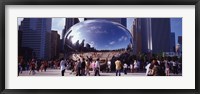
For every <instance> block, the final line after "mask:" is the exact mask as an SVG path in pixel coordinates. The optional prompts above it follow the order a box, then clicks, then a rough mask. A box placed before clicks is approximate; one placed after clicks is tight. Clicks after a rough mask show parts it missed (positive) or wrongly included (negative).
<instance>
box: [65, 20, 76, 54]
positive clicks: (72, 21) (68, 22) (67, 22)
mask: <svg viewBox="0 0 200 94" xmlns="http://www.w3.org/2000/svg"><path fill="white" fill-rule="evenodd" d="M78 22H79V19H78V18H66V19H65V27H64V29H63V31H62V50H63V49H64V48H63V42H64V41H63V39H64V35H65V34H66V33H67V30H68V29H69V28H70V27H71V26H73V25H74V24H76V23H78Z"/></svg>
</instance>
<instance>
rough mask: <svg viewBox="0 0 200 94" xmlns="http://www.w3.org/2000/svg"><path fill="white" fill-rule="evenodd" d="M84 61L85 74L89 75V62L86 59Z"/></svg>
mask: <svg viewBox="0 0 200 94" xmlns="http://www.w3.org/2000/svg"><path fill="white" fill-rule="evenodd" d="M85 63H86V74H85V75H89V76H90V62H89V60H88V59H87V60H86V62H85Z"/></svg>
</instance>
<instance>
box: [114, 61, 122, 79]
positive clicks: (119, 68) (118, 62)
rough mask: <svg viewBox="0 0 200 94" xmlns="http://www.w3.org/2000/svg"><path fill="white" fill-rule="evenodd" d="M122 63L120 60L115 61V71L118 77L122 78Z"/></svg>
mask: <svg viewBox="0 0 200 94" xmlns="http://www.w3.org/2000/svg"><path fill="white" fill-rule="evenodd" d="M121 66H122V65H121V61H120V60H119V59H117V60H116V61H115V69H116V76H118V75H119V76H121V74H120V70H121Z"/></svg>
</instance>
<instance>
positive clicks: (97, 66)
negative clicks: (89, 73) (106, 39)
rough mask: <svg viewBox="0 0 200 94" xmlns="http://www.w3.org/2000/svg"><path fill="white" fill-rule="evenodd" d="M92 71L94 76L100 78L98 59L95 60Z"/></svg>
mask: <svg viewBox="0 0 200 94" xmlns="http://www.w3.org/2000/svg"><path fill="white" fill-rule="evenodd" d="M94 70H95V74H94V75H95V76H97V75H98V76H100V63H99V59H97V60H96V62H95V65H94Z"/></svg>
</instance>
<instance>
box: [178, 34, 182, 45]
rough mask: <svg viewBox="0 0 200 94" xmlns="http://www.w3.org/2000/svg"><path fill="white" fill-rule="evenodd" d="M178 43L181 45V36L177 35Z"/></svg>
mask: <svg viewBox="0 0 200 94" xmlns="http://www.w3.org/2000/svg"><path fill="white" fill-rule="evenodd" d="M178 43H179V44H180V45H182V36H178Z"/></svg>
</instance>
